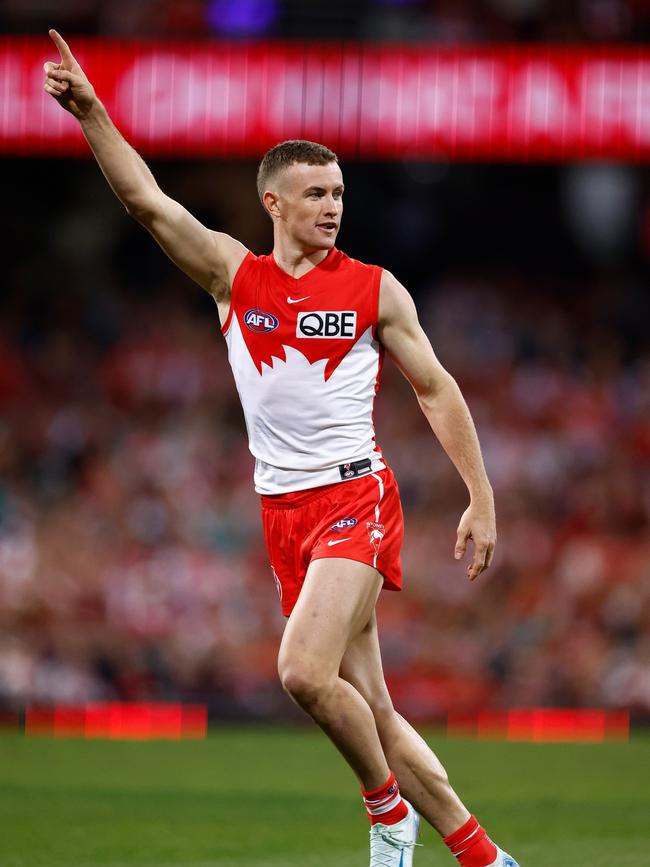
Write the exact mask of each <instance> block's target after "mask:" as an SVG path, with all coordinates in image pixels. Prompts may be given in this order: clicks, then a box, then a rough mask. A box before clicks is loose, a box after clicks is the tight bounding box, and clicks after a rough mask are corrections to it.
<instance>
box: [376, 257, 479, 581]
mask: <svg viewBox="0 0 650 867" xmlns="http://www.w3.org/2000/svg"><path fill="white" fill-rule="evenodd" d="M379 339H380V340H381V342H382V344H383V345H384V347H385V348H386V351H387V352H388V354H389V355H390V356H391V358H392V359H393V361H394V362H395V363H396V364H397V366H398V367H399V369H400V370H401V371H402V373H403V374H404V376H405V377H406V378H407V380H408V381H409V382H410V383H411V385H412V387H413V390H414V391H415V393H416V395H417V399H418V402H419V404H420V407H421V409H422V412H423V413H424V415H425V416H426V418H427V420H428V422H429V424H430V425H431V428H432V430H433V432H434V433H435V435H436V436H437V437H438V439H439V440H440V443H441V444H442V446H443V448H444V450H445V451H446V452H447V454H448V455H449V457H450V458H451V460H452V461H453V463H454V466H455V467H456V469H457V470H458V472H459V473H460V475H461V477H462V479H463V481H464V482H465V484H466V485H467V490H468V491H469V496H470V504H469V507H468V508H467V509H466V511H465V513H464V514H463V516H462V518H461V520H460V524H459V525H458V535H457V539H456V548H455V556H456V559H457V560H459V559H460V558H461V557H462V556H463V554H464V553H465V549H466V546H467V540H468V539H472V540H473V542H474V559H473V562H472V564H471V565H470V566H469V567H468V569H467V574H468V575H469V577H470V579H471V580H472V581H473V580H474V578H476V576H477V575H479V574H480V573H481V572H483V571H484V570H485V569H487V567H488V566H489V565H490V562H491V560H492V555H493V552H494V546H495V544H496V520H495V514H494V497H493V494H492V487H491V486H490V482H489V481H488V477H487V473H486V472H485V466H484V464H483V458H482V456H481V448H480V446H479V442H478V437H477V435H476V428H475V427H474V422H473V421H472V417H471V415H470V412H469V409H468V407H467V404H466V403H465V400H464V398H463V395H462V394H461V391H460V389H459V387H458V385H457V384H456V381H455V379H454V378H453V377H452V376H451V374H450V373H448V372H447V371H446V370H445V369H444V367H443V366H442V365H441V364H440V362H439V361H438V359H437V358H436V356H435V354H434V351H433V349H432V347H431V343H430V342H429V339H428V337H427V336H426V334H425V333H424V331H423V330H422V327H421V325H420V323H419V321H418V317H417V312H416V309H415V304H414V303H413V299H412V298H411V296H410V295H409V293H408V292H407V291H406V289H405V288H404V287H403V286H402V285H401V283H399V282H398V281H397V280H396V279H395V277H393V275H392V274H391V273H390V272H388V271H384V272H383V274H382V279H381V288H380V296H379Z"/></svg>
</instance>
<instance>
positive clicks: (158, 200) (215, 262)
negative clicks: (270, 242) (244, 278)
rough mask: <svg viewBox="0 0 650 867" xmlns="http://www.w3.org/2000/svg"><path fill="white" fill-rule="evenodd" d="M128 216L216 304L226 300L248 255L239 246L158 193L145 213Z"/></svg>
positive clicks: (163, 194)
mask: <svg viewBox="0 0 650 867" xmlns="http://www.w3.org/2000/svg"><path fill="white" fill-rule="evenodd" d="M131 213H132V216H134V217H135V218H136V219H137V220H138V221H139V222H141V223H142V225H143V226H145V227H146V228H147V229H148V230H149V232H151V234H152V235H153V237H154V238H155V239H156V241H157V242H158V244H160V246H161V247H162V249H163V250H164V251H165V253H166V254H167V255H168V256H169V258H170V259H171V260H172V261H173V262H174V263H175V264H176V265H178V267H179V268H181V269H182V270H183V271H184V272H185V273H186V274H187V275H188V276H189V277H191V278H192V280H194V281H195V282H196V283H198V284H199V286H202V287H203V288H204V289H205V290H206V291H207V292H209V293H210V294H211V295H213V296H214V298H215V300H216V301H217V303H220V302H221V303H223V302H226V301H227V300H228V299H229V297H230V287H231V285H232V281H233V279H234V277H235V274H236V273H237V269H238V268H239V266H240V265H241V263H242V261H243V259H244V257H245V256H246V253H247V252H248V251H247V249H246V247H245V246H244V245H243V244H241V243H240V242H239V241H237V240H235V238H231V237H230V235H226V234H225V233H224V232H215V231H213V230H211V229H208V228H207V227H206V226H204V225H203V223H201V222H200V221H199V220H197V219H196V217H194V216H193V215H192V214H191V213H190V212H189V211H188V210H187V209H186V208H184V207H183V205H181V204H180V203H179V202H177V201H175V200H174V199H172V198H170V197H169V196H167V195H165V193H163V192H162V191H161V190H159V191H157V193H156V195H155V196H154V197H153V198H152V199H151V200H150V201H149V203H148V205H147V207H146V209H143V210H142V211H140V212H131Z"/></svg>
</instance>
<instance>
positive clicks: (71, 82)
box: [44, 30, 246, 313]
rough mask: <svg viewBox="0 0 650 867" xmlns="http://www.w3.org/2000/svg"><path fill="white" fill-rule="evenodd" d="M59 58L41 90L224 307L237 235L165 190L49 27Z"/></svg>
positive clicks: (129, 204)
mask: <svg viewBox="0 0 650 867" xmlns="http://www.w3.org/2000/svg"><path fill="white" fill-rule="evenodd" d="M50 36H51V38H52V41H53V42H54V44H55V45H56V47H57V49H58V51H59V55H60V59H59V62H58V63H52V62H48V63H46V64H45V66H44V69H45V77H46V78H45V91H46V92H47V93H49V94H50V95H51V96H52V97H54V99H56V101H57V102H58V103H59V105H61V106H62V107H63V108H64V109H66V111H69V112H70V113H71V114H72V115H74V117H76V118H77V120H78V121H79V124H80V125H81V129H82V131H83V134H84V135H85V137H86V140H87V142H88V144H89V145H90V147H91V149H92V152H93V154H94V155H95V159H96V160H97V162H98V163H99V167H100V168H101V170H102V172H103V173H104V176H105V178H106V180H107V181H108V183H109V184H110V186H111V188H112V190H113V192H114V193H115V195H116V196H117V197H118V199H119V200H120V201H121V202H122V204H123V205H124V207H125V208H126V210H127V212H128V213H129V214H130V215H131V216H132V217H134V218H135V219H136V220H138V221H139V222H140V223H142V225H143V226H145V227H146V228H147V229H148V230H149V231H150V232H151V234H152V235H153V237H154V238H155V239H156V241H157V242H158V243H159V244H160V246H161V247H162V249H163V250H164V251H165V253H167V255H168V256H169V257H170V259H172V260H173V261H174V262H175V263H176V264H177V265H178V266H179V267H180V268H182V270H183V271H185V273H186V274H187V275H188V276H190V277H191V278H192V279H193V280H195V281H196V282H197V283H198V284H199V285H200V286H202V287H203V288H204V289H206V290H207V291H208V292H210V294H212V295H213V296H214V297H215V299H216V301H217V303H218V304H219V306H220V313H223V312H224V311H223V310H222V307H223V306H227V304H228V303H229V300H230V286H231V285H232V280H233V278H234V276H235V273H236V272H237V269H238V268H239V265H240V264H241V262H242V260H243V259H244V256H245V255H246V248H245V247H244V246H243V244H240V243H239V241H236V240H235V239H234V238H231V237H230V236H229V235H226V234H224V233H223V232H213V231H211V230H210V229H207V228H206V227H205V226H204V225H203V224H202V223H200V222H199V221H198V220H197V219H196V218H195V217H193V216H192V215H191V214H190V213H189V212H188V211H187V210H186V209H185V208H184V207H183V206H182V205H180V204H179V203H178V202H176V201H174V200H173V199H171V198H170V197H169V196H167V195H165V193H163V191H162V190H161V189H160V187H159V186H158V184H157V183H156V179H155V178H154V176H153V175H152V174H151V172H150V171H149V168H148V167H147V165H146V163H145V162H144V160H143V159H142V158H141V157H140V156H139V155H138V153H137V152H136V151H135V150H134V149H133V148H132V147H131V145H129V144H128V142H126V141H125V139H124V138H123V137H122V135H121V134H120V133H119V131H118V130H117V128H116V127H115V125H114V124H113V122H112V121H111V119H110V117H109V115H108V112H107V111H106V109H105V108H104V106H103V104H102V103H101V102H100V100H99V99H98V98H97V96H96V94H95V90H94V88H93V86H92V84H91V83H90V81H89V80H88V78H87V77H86V75H85V73H84V71H83V69H82V68H81V66H80V65H79V63H78V62H77V60H76V59H75V58H74V56H73V54H72V52H71V51H70V48H69V46H68V44H67V43H66V41H65V40H64V39H63V37H62V36H60V34H59V33H57V32H56V30H50Z"/></svg>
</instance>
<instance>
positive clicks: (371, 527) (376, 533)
mask: <svg viewBox="0 0 650 867" xmlns="http://www.w3.org/2000/svg"><path fill="white" fill-rule="evenodd" d="M366 527H367V528H368V535H369V536H370V544H371V545H372V547H373V548H374V549H375V554H378V553H379V546H380V545H381V540H382V539H383V538H384V536H385V535H386V528H385V527H384V525H383V524H378V523H377V522H376V521H366Z"/></svg>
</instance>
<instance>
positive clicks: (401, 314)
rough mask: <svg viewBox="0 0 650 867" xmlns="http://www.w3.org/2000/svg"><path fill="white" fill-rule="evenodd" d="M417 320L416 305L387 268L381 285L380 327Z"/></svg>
mask: <svg viewBox="0 0 650 867" xmlns="http://www.w3.org/2000/svg"><path fill="white" fill-rule="evenodd" d="M412 318H415V319H417V314H416V310H415V303H414V302H413V299H412V298H411V296H410V294H409V292H408V291H407V290H406V288H405V287H404V286H403V285H402V284H401V283H400V282H399V280H398V279H397V278H396V277H395V276H394V274H391V272H390V271H387V270H386V269H385V268H384V269H383V270H382V272H381V282H380V284H379V327H380V329H381V328H382V327H385V326H387V325H391V324H393V323H395V322H398V321H403V320H405V319H406V320H409V319H412Z"/></svg>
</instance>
